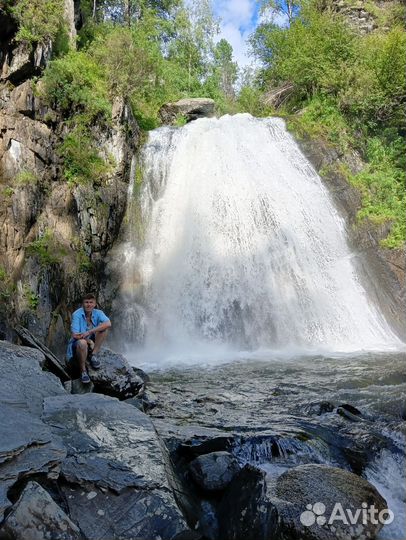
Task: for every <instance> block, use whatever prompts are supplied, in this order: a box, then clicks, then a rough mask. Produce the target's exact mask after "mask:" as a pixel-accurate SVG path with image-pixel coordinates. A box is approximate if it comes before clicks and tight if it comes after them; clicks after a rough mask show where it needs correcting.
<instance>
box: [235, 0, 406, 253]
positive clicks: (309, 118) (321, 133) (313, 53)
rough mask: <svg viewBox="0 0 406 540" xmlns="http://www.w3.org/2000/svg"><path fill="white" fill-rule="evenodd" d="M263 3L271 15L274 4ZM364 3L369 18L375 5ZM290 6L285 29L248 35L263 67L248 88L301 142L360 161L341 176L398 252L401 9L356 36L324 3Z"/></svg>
mask: <svg viewBox="0 0 406 540" xmlns="http://www.w3.org/2000/svg"><path fill="white" fill-rule="evenodd" d="M264 4H265V6H267V7H273V8H274V9H275V2H273V3H272V4H271V3H270V2H265V3H264ZM369 4H371V6H370V7H371V10H370V12H372V11H373V8H374V6H375V4H374V3H373V2H370V3H369ZM369 4H368V5H369ZM293 7H294V9H293V10H292V12H291V16H290V18H289V21H290V23H289V24H288V25H287V26H286V27H278V26H276V25H275V24H273V22H272V20H271V21H270V22H266V23H263V24H262V25H260V26H259V28H258V29H257V31H256V32H255V33H254V35H253V36H252V38H251V45H252V49H253V52H254V54H255V56H256V57H257V58H258V59H259V60H261V62H262V66H263V67H262V69H261V70H260V72H259V76H258V77H257V80H256V81H254V84H253V85H252V86H253V87H254V88H255V89H256V91H257V92H259V93H260V94H262V101H263V102H264V103H267V104H268V105H269V106H271V107H272V108H273V114H275V113H276V114H278V115H280V116H285V117H286V118H287V120H288V127H289V128H290V129H291V130H292V131H293V132H294V133H295V134H296V135H297V136H298V137H299V138H309V137H310V138H314V139H319V140H322V141H323V142H324V143H327V144H328V145H330V146H331V147H332V148H334V149H336V150H337V153H338V155H342V154H344V153H346V154H351V152H354V151H356V152H358V153H359V154H360V155H361V156H362V157H363V159H364V160H365V162H366V166H365V168H364V170H363V171H362V172H361V173H359V174H357V175H355V176H352V175H351V174H350V173H349V171H344V170H341V173H343V174H345V176H346V177H347V179H348V181H349V182H351V183H352V184H353V185H354V186H356V187H357V189H359V191H360V192H361V195H362V209H361V210H360V212H359V215H358V218H359V220H360V221H362V220H363V219H366V218H368V219H369V220H370V221H372V222H375V223H377V224H382V223H389V224H390V232H389V234H388V236H387V237H386V238H385V239H384V240H383V241H382V242H381V243H382V245H383V246H384V247H389V248H396V247H399V246H401V245H402V244H403V243H404V241H405V239H406V230H405V212H406V194H405V158H404V156H405V150H406V146H405V142H404V135H405V131H406V124H405V115H404V106H405V102H406V55H405V54H404V50H405V46H406V32H405V30H404V29H403V27H402V26H400V24H399V12H400V8H399V6H390V7H389V8H388V10H386V11H385V10H384V7H383V6H382V5H380V6H375V7H376V10H378V11H379V17H378V13H376V14H375V16H376V17H377V19H378V22H380V23H381V24H384V25H385V26H382V27H379V25H378V28H377V29H376V30H375V31H373V32H371V33H369V34H366V35H362V34H359V33H356V32H355V31H354V30H353V29H351V28H350V27H349V25H348V23H347V22H346V20H345V19H344V18H343V17H342V16H340V15H339V14H337V13H336V12H334V11H332V10H330V9H329V4H328V2H327V3H326V2H323V3H320V2H318V1H317V0H305V1H303V2H302V3H301V4H300V5H299V4H297V3H296V4H295V5H294V6H293ZM276 8H278V6H277V5H276ZM279 8H280V9H282V8H284V9H286V4H285V3H282V4H280V6H279ZM243 92H244V93H248V94H249V93H250V92H252V90H251V88H250V87H248V88H243ZM240 99H241V98H240Z"/></svg>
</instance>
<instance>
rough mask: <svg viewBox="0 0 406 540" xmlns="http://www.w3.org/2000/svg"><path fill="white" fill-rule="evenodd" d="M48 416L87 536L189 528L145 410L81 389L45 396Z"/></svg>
mask: <svg viewBox="0 0 406 540" xmlns="http://www.w3.org/2000/svg"><path fill="white" fill-rule="evenodd" d="M43 419H44V421H45V422H47V423H49V425H50V426H52V429H53V430H54V432H55V433H57V434H58V435H59V436H60V437H61V438H62V440H63V442H64V444H65V445H66V448H67V457H66V458H65V459H64V460H63V462H62V465H61V477H60V481H59V483H60V486H61V491H62V493H63V495H64V497H65V499H66V501H67V505H68V508H69V514H70V516H71V518H72V519H73V520H74V521H75V523H77V524H78V525H79V527H80V529H81V531H82V532H83V534H84V535H85V537H86V538H87V539H89V540H96V539H99V538H117V539H120V540H126V539H128V540H130V539H134V538H157V537H159V538H162V540H169V539H171V538H172V537H173V536H175V534H177V533H180V532H181V531H184V530H185V529H187V526H186V524H185V521H184V519H183V517H182V515H181V513H180V511H179V509H178V507H177V505H176V502H175V499H174V496H173V494H172V491H171V489H170V487H169V484H168V480H167V476H166V466H167V463H166V461H165V457H164V455H163V453H162V450H161V443H160V441H159V439H158V436H157V434H156V431H155V429H154V426H153V424H152V422H151V420H150V419H149V417H148V416H146V415H145V414H144V413H142V412H140V411H138V410H137V409H136V408H135V407H132V406H131V405H127V404H126V403H123V402H120V401H118V400H117V399H115V398H112V397H108V396H103V395H100V394H84V395H75V396H71V395H65V396H57V397H51V398H48V399H45V401H44V415H43Z"/></svg>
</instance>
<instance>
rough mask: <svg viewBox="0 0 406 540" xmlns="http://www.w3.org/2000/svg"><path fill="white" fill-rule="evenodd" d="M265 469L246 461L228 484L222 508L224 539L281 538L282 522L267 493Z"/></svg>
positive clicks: (221, 535) (221, 525) (268, 539)
mask: <svg viewBox="0 0 406 540" xmlns="http://www.w3.org/2000/svg"><path fill="white" fill-rule="evenodd" d="M266 491H267V485H266V481H265V472H263V471H260V470H259V469H257V468H255V467H252V466H251V465H246V466H245V467H244V468H243V469H241V471H240V472H239V473H238V474H237V475H236V476H235V477H234V479H233V480H232V481H231V483H230V484H229V485H228V487H227V490H226V492H225V494H224V497H223V499H222V501H221V503H220V506H219V509H218V516H219V538H221V540H241V539H242V538H244V540H277V539H278V538H279V529H280V523H279V518H278V512H277V510H276V507H275V506H274V505H273V504H272V502H271V501H270V500H269V499H268V497H267V493H266Z"/></svg>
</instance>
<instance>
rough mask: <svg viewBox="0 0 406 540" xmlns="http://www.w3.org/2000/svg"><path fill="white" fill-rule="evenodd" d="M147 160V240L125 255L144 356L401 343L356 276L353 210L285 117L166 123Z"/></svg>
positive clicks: (151, 138)
mask: <svg viewBox="0 0 406 540" xmlns="http://www.w3.org/2000/svg"><path fill="white" fill-rule="evenodd" d="M143 165H144V172H145V177H144V186H143V188H142V194H141V197H142V221H143V222H144V223H146V230H145V232H144V246H143V247H142V249H139V248H138V249H137V248H136V247H134V246H130V245H128V246H127V251H126V258H127V261H128V263H129V264H130V266H131V268H136V269H137V287H136V289H135V290H134V291H133V294H134V296H133V298H134V302H133V306H132V308H131V309H132V310H133V311H132V314H131V317H132V320H134V321H137V324H138V327H140V326H141V327H142V332H141V334H143V336H142V340H143V346H144V351H145V354H146V355H147V356H148V354H149V356H150V357H155V358H157V357H159V358H161V359H164V358H165V357H167V358H168V359H169V360H170V359H172V360H173V359H176V358H180V357H182V354H184V353H185V352H186V354H187V355H189V356H191V355H190V353H191V352H192V353H193V354H194V353H196V354H195V356H196V362H197V363H198V362H199V361H200V360H199V358H201V356H202V355H203V356H204V355H205V354H206V353H207V354H206V356H207V355H210V354H212V352H213V351H214V350H219V349H220V351H222V352H224V354H225V356H227V355H228V354H230V353H232V351H241V350H251V351H254V350H256V349H260V350H266V351H268V350H278V351H284V350H286V351H290V350H292V351H295V354H297V353H298V351H301V350H302V351H306V352H309V351H317V352H333V351H334V352H349V351H360V350H380V349H381V350H382V349H389V348H396V347H398V346H399V345H400V342H399V340H398V339H397V337H396V336H395V335H394V334H393V332H392V331H391V329H390V327H389V325H388V324H387V322H386V321H385V319H384V318H383V317H382V315H381V314H380V313H379V311H378V310H377V308H376V307H375V306H374V305H373V304H372V303H371V302H370V301H369V299H368V297H367V294H366V291H365V289H364V288H363V286H362V284H361V283H360V282H359V279H358V277H357V274H356V271H355V265H354V261H353V256H352V253H351V251H350V249H349V247H348V245H347V242H346V233H345V225H344V222H343V219H342V218H341V217H340V215H339V214H338V212H337V210H336V209H335V207H334V205H333V204H332V201H331V198H330V196H329V194H328V192H327V190H326V189H325V188H324V186H323V184H322V182H321V180H320V178H319V177H318V176H317V174H316V173H315V171H314V169H313V168H312V167H311V166H310V164H309V162H308V161H307V160H306V158H305V157H304V156H303V155H302V153H301V152H300V150H299V148H298V146H297V145H296V143H295V142H294V140H293V139H292V137H291V136H290V135H289V134H288V133H287V131H286V129H285V126H284V122H283V121H282V120H280V119H276V118H271V119H254V118H253V117H251V116H250V115H247V114H242V115H236V116H232V117H230V116H224V117H222V118H220V119H201V120H198V121H196V122H192V123H191V124H188V125H187V126H185V127H183V128H180V129H174V128H161V129H158V130H155V131H153V132H151V133H150V136H149V140H148V143H147V144H146V146H145V149H144V153H143ZM134 311H135V314H134ZM137 339H138V340H139V341H141V338H140V332H138V337H137ZM199 351H202V354H199ZM193 354H192V356H193ZM141 360H142V359H141V358H140V354H139V353H138V354H137V362H138V365H139V364H140V361H141ZM163 361H164V360H163ZM175 361H176V360H175Z"/></svg>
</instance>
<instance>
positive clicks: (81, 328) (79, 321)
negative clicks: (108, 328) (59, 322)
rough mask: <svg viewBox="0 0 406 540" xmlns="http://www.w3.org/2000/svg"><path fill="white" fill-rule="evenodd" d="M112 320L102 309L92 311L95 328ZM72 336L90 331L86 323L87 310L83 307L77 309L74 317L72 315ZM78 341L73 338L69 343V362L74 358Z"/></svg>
mask: <svg viewBox="0 0 406 540" xmlns="http://www.w3.org/2000/svg"><path fill="white" fill-rule="evenodd" d="M109 320H110V319H109V318H108V317H107V315H106V314H105V313H103V311H102V310H101V309H94V310H93V311H92V325H93V328H94V327H96V326H99V324H101V323H104V322H107V321H109ZM70 329H71V332H72V334H83V332H87V331H88V330H89V328H88V326H87V321H86V313H85V310H84V309H83V308H82V307H81V308H79V309H77V310H76V311H75V312H74V313H73V315H72V324H71V326H70ZM74 341H76V340H75V339H74V338H71V339H70V341H69V343H68V350H67V352H66V355H67V357H68V360H70V359H71V358H72V356H73V350H72V345H73V342H74Z"/></svg>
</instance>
